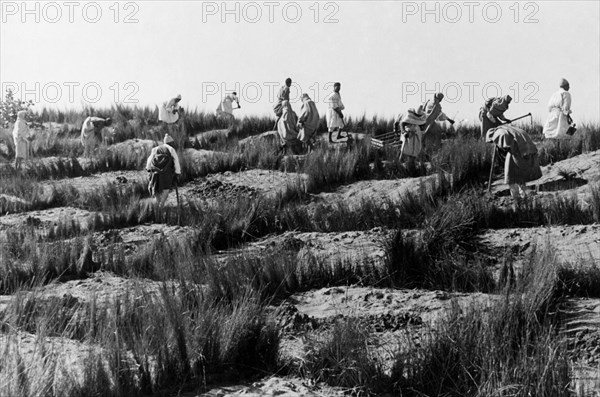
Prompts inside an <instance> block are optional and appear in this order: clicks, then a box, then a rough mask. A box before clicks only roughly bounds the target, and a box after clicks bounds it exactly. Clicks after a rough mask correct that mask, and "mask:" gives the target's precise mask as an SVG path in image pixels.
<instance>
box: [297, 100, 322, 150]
mask: <svg viewBox="0 0 600 397" xmlns="http://www.w3.org/2000/svg"><path fill="white" fill-rule="evenodd" d="M319 121H320V119H319V111H318V110H317V106H316V105H315V102H314V101H313V100H312V99H310V96H308V94H306V93H304V94H302V109H301V111H300V117H299V118H298V130H299V134H298V139H299V140H300V141H301V142H302V143H304V144H306V145H307V147H308V150H309V151H312V148H313V138H314V136H315V133H316V132H317V129H318V128H319Z"/></svg>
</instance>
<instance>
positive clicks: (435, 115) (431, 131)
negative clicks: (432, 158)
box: [423, 92, 454, 150]
mask: <svg viewBox="0 0 600 397" xmlns="http://www.w3.org/2000/svg"><path fill="white" fill-rule="evenodd" d="M442 99H444V94H442V93H441V92H438V93H437V94H435V95H434V96H433V101H427V102H425V104H424V105H423V107H424V109H425V114H426V115H427V122H426V123H425V126H424V128H425V130H426V131H427V134H425V137H424V138H425V140H424V142H423V143H424V146H425V147H426V148H427V149H428V150H437V149H439V148H440V146H442V128H441V127H440V125H439V124H438V123H437V122H438V121H448V122H449V123H450V124H451V125H454V120H452V119H451V118H449V117H448V116H446V114H445V113H444V112H443V111H442V105H441V102H442Z"/></svg>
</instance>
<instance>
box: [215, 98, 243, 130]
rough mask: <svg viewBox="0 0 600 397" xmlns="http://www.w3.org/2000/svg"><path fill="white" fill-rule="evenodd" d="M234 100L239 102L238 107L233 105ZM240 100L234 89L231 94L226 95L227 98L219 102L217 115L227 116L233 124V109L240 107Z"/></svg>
mask: <svg viewBox="0 0 600 397" xmlns="http://www.w3.org/2000/svg"><path fill="white" fill-rule="evenodd" d="M233 102H235V103H236V104H237V107H236V108H234V107H233ZM240 107H241V106H240V100H239V99H238V97H237V93H236V92H235V91H234V92H232V93H231V94H227V95H225V98H223V100H222V101H221V102H220V103H219V107H217V117H222V118H226V119H227V120H228V121H229V123H230V124H233V120H234V118H235V117H234V116H233V109H239V108H240Z"/></svg>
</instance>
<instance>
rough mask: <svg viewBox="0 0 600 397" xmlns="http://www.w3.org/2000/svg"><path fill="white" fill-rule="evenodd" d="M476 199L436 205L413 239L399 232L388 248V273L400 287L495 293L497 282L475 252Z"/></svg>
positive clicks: (457, 198)
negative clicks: (475, 256)
mask: <svg viewBox="0 0 600 397" xmlns="http://www.w3.org/2000/svg"><path fill="white" fill-rule="evenodd" d="M473 200H474V197H473V196H472V195H453V196H450V197H448V198H447V200H444V201H442V202H441V203H437V204H435V203H432V204H430V206H428V207H425V208H424V210H425V211H426V212H425V214H424V215H423V220H422V223H421V224H420V226H421V227H422V231H421V232H420V234H419V235H417V236H413V237H407V236H405V233H404V232H403V231H402V230H399V231H398V232H397V233H396V235H395V237H394V239H393V240H392V242H391V243H390V246H389V248H388V252H389V256H390V260H389V262H388V273H389V275H390V277H391V278H392V279H393V280H394V281H395V282H396V283H398V284H400V285H404V286H410V287H421V288H439V289H450V290H459V291H491V290H493V289H494V287H495V285H494V281H493V278H492V277H491V275H490V273H489V271H488V270H487V269H486V266H485V264H484V263H482V262H481V261H480V260H478V259H476V258H474V257H473V256H472V255H471V254H470V253H471V252H473V251H474V250H475V246H474V244H475V241H474V238H475V234H476V232H477V222H476V220H477V215H478V213H477V208H476V206H474V205H473Z"/></svg>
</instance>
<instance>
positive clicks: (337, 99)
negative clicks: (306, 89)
mask: <svg viewBox="0 0 600 397" xmlns="http://www.w3.org/2000/svg"><path fill="white" fill-rule="evenodd" d="M291 85H292V79H291V78H289V77H288V78H287V79H286V80H285V85H283V86H282V87H281V88H280V89H279V92H278V94H277V102H276V103H275V105H274V106H273V112H274V113H275V116H276V117H277V121H276V123H275V125H276V127H277V133H278V134H279V138H280V141H281V147H282V150H283V151H287V149H292V151H293V150H294V147H295V146H296V145H297V144H303V145H305V146H306V147H307V149H308V151H309V152H310V151H311V150H312V148H313V147H314V142H315V138H316V132H317V130H318V128H319V123H320V116H319V111H318V110H317V106H316V105H315V102H314V101H313V100H312V99H311V98H310V96H309V95H308V94H307V93H303V94H302V108H301V109H300V117H298V115H297V114H296V112H294V110H293V109H292V106H291V104H290V87H291ZM341 88H342V85H341V84H340V83H339V82H337V83H334V85H333V92H332V93H331V94H330V95H329V97H328V98H327V103H328V105H329V107H328V109H327V113H326V114H325V118H326V121H327V130H328V132H329V142H330V143H333V142H334V141H333V134H334V133H337V135H336V140H340V139H343V138H346V139H348V138H349V135H348V134H347V135H346V136H345V137H343V136H342V135H341V132H342V129H343V128H344V126H345V123H344V114H343V112H342V111H343V110H344V109H345V107H344V104H343V103H342V97H341V95H340V90H341Z"/></svg>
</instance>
